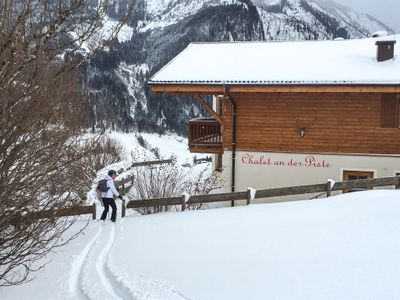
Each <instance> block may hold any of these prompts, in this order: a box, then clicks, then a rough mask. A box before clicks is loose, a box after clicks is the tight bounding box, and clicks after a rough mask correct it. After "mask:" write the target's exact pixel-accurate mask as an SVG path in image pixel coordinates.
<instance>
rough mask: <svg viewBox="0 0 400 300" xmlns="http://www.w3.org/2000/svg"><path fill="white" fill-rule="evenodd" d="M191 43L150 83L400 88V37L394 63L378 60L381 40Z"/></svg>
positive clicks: (392, 60)
mask: <svg viewBox="0 0 400 300" xmlns="http://www.w3.org/2000/svg"><path fill="white" fill-rule="evenodd" d="M379 39H381V38H366V39H354V40H342V41H301V42H300V41H297V42H219V43H191V44H189V46H188V47H187V48H186V49H185V50H183V51H182V52H181V53H180V54H179V55H178V56H176V57H175V58H174V59H173V60H172V61H171V62H170V63H168V64H167V65H166V66H165V67H164V68H162V69H161V70H160V71H159V72H157V73H156V74H155V75H154V76H153V77H152V78H151V80H150V83H166V84H168V83H171V84H173V83H184V84H199V83H203V84H204V83H206V84H223V83H229V84H231V85H234V84H400V57H399V54H400V50H399V49H400V34H398V35H392V36H388V37H385V39H392V40H396V41H397V43H396V44H395V57H394V59H391V60H388V61H385V62H378V61H377V58H376V52H377V46H376V45H375V43H376V41H378V40H379Z"/></svg>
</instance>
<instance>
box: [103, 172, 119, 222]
mask: <svg viewBox="0 0 400 300" xmlns="http://www.w3.org/2000/svg"><path fill="white" fill-rule="evenodd" d="M116 176H117V172H115V171H114V170H110V171H108V175H107V176H106V178H105V179H106V180H107V188H108V190H107V192H102V193H101V200H102V201H103V204H104V211H103V213H102V214H101V218H100V220H103V221H105V220H106V217H107V213H108V209H109V206H111V209H112V212H111V221H112V222H115V220H116V218H117V206H116V205H115V201H114V196H115V197H118V198H120V199H121V200H122V196H121V195H120V194H119V193H118V191H117V189H116V187H115V184H114V180H115V177H116Z"/></svg>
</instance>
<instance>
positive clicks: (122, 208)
mask: <svg viewBox="0 0 400 300" xmlns="http://www.w3.org/2000/svg"><path fill="white" fill-rule="evenodd" d="M121 202H122V207H121V218H125V214H126V206H125V200H123V199H122V200H121Z"/></svg>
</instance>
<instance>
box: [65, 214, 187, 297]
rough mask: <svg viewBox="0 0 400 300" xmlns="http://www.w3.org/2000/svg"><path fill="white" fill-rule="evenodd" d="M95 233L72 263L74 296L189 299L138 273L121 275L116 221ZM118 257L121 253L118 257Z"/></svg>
mask: <svg viewBox="0 0 400 300" xmlns="http://www.w3.org/2000/svg"><path fill="white" fill-rule="evenodd" d="M96 226H98V229H97V232H96V234H95V236H94V237H93V238H92V239H91V240H90V241H89V242H88V243H87V245H86V246H85V247H84V248H83V250H82V251H81V252H80V253H79V255H77V256H76V257H75V259H74V261H73V263H72V267H71V271H70V276H69V291H70V295H72V297H73V299H77V300H87V299H93V300H94V299H96V300H97V299H104V300H106V299H124V300H131V299H132V300H134V299H135V300H142V299H143V300H144V299H171V300H172V299H174V300H177V299H188V298H186V297H184V296H183V295H181V294H180V293H179V292H178V291H176V290H174V289H173V288H171V287H169V286H168V285H167V284H165V283H163V282H160V281H156V280H152V279H149V278H145V277H144V276H142V275H138V274H134V273H133V274H132V273H130V274H129V275H128V274H124V275H123V276H121V275H120V274H119V273H120V272H118V269H117V268H116V267H115V265H114V264H113V263H112V261H113V259H112V258H113V256H112V255H115V253H118V249H116V252H115V251H114V252H113V251H112V250H113V244H114V242H115V236H116V226H118V225H117V224H110V223H106V224H104V223H102V222H101V223H99V224H96ZM117 257H118V256H117Z"/></svg>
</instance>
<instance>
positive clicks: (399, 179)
mask: <svg viewBox="0 0 400 300" xmlns="http://www.w3.org/2000/svg"><path fill="white" fill-rule="evenodd" d="M398 189H400V176H397V184H396V190H398Z"/></svg>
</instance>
